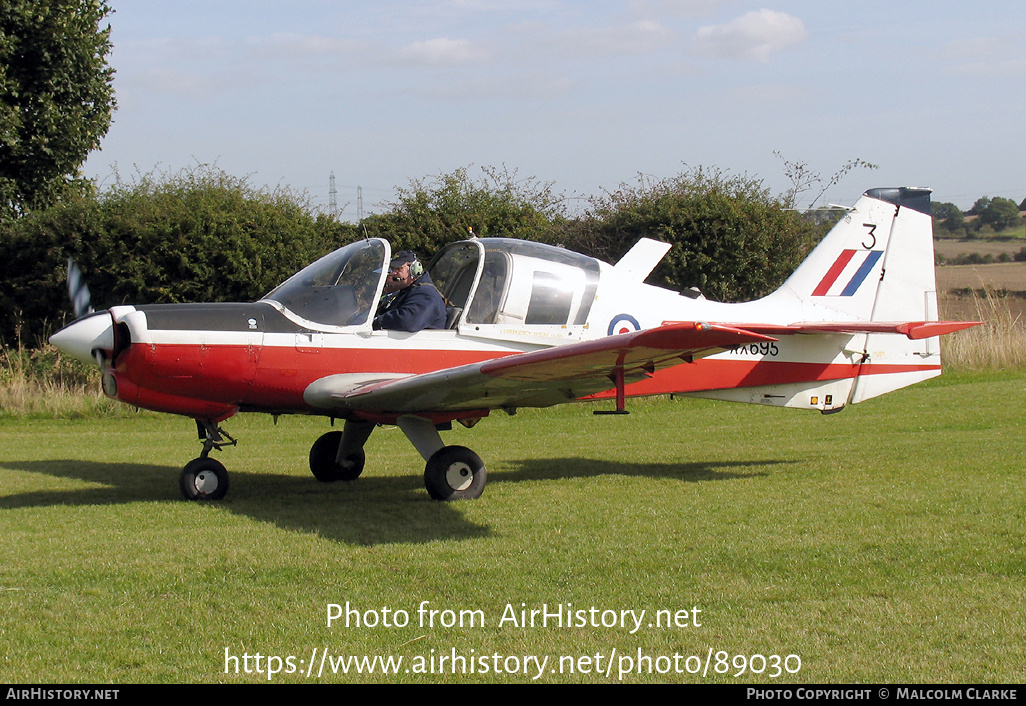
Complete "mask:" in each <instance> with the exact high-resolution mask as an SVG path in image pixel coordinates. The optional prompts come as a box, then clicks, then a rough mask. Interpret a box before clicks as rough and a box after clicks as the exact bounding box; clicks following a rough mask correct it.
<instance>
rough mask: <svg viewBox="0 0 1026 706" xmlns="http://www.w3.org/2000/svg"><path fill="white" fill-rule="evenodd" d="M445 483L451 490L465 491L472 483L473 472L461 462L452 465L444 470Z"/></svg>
mask: <svg viewBox="0 0 1026 706" xmlns="http://www.w3.org/2000/svg"><path fill="white" fill-rule="evenodd" d="M445 481H446V482H447V483H448V484H449V486H450V487H451V488H452V489H453V490H466V489H467V488H469V487H470V484H471V483H473V482H474V472H473V471H472V470H471V468H470V466H468V465H467V464H465V463H463V462H459V463H454V464H452V465H450V466H449V467H448V468H447V469H445Z"/></svg>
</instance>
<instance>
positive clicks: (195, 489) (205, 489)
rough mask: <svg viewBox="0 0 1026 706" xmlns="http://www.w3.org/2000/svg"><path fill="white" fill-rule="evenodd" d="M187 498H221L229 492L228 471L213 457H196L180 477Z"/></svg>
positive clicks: (180, 484)
mask: <svg viewBox="0 0 1026 706" xmlns="http://www.w3.org/2000/svg"><path fill="white" fill-rule="evenodd" d="M179 486H180V487H181V489H182V495H184V496H185V499H186V500H220V499H221V498H223V497H224V496H225V494H226V493H227V492H228V471H227V470H226V469H225V467H224V466H223V465H222V464H221V462H220V461H216V460H214V459H212V458H195V459H193V460H192V461H189V463H188V464H186V466H185V468H184V469H182V476H181V478H180V479H179Z"/></svg>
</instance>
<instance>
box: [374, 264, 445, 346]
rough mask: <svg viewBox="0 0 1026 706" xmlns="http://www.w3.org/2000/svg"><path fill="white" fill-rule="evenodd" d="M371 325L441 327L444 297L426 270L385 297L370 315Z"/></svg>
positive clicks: (408, 328) (400, 328)
mask: <svg viewBox="0 0 1026 706" xmlns="http://www.w3.org/2000/svg"><path fill="white" fill-rule="evenodd" d="M374 328H375V329H389V330H393V331H420V330H421V329H426V328H445V300H444V299H442V295H441V294H440V293H439V291H438V290H437V289H435V285H434V284H432V282H431V277H430V276H428V273H427V272H425V273H424V274H422V275H421V276H420V277H418V278H417V280H416V281H415V282H414V283H413V284H411V285H410V286H409V287H406V288H405V289H400V290H399V291H398V292H396V293H395V294H394V295H392V298H391V299H387V298H386V299H385V301H384V302H383V305H382V306H379V307H378V315H377V316H375V317H374Z"/></svg>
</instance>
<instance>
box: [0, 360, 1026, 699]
mask: <svg viewBox="0 0 1026 706" xmlns="http://www.w3.org/2000/svg"><path fill="white" fill-rule="evenodd" d="M1024 383H1026V373H1007V372H1006V373H989V374H982V375H977V374H974V375H945V376H943V377H941V378H940V379H938V380H934V381H931V382H929V383H926V384H924V385H919V386H916V387H913V388H910V389H908V390H902V391H900V392H897V393H895V394H892V395H888V396H886V397H883V398H879V399H875V400H870V401H868V402H866V403H864V404H860V405H857V406H854V407H852V408H851V409H847V410H845V411H844V412H843V413H841V414H835V415H829V416H824V415H819V414H811V413H802V412H796V411H790V410H779V409H767V408H763V407H757V406H744V405H730V404H726V403H715V402H709V401H703V400H689V399H683V400H667V399H653V400H642V401H636V402H631V403H629V405H628V407H629V409H631V412H632V413H631V414H630V415H629V416H627V417H608V416H607V417H595V416H593V415H592V414H591V411H592V409H593V407H591V406H588V405H575V406H566V407H559V408H555V409H551V410H523V411H521V412H520V413H519V414H518V415H516V416H514V417H508V416H506V415H504V414H501V413H497V414H495V415H493V416H492V417H490V418H488V419H485V420H483V421H482V422H481V424H479V425H478V426H476V427H475V428H474V429H472V430H466V429H462V428H459V429H456V430H454V431H452V432H445V433H444V434H443V435H444V437H445V438H446V440H447V442H449V443H460V444H467V445H469V446H471V447H473V448H474V449H475V450H476V451H478V452H479V453H480V454H481V456H482V457H483V458H484V459H485V460H486V462H487V463H488V473H489V478H490V483H489V486H488V488H487V490H486V491H485V494H484V496H483V497H482V498H481V499H480V500H478V501H471V502H463V503H453V504H444V503H436V502H433V501H431V500H429V499H428V496H427V493H426V492H425V490H424V488H423V484H422V481H421V468H422V462H421V461H420V459H419V457H418V456H417V454H416V453H415V452H414V451H413V450H412V449H411V447H410V445H409V444H408V443H407V442H406V441H405V439H404V438H403V437H402V434H401V432H399V431H397V430H395V429H394V428H382V429H379V430H377V431H376V432H375V434H374V435H373V436H372V437H371V440H370V442H369V444H368V453H367V455H368V464H367V472H366V476H365V477H363V478H361V479H359V480H357V481H355V482H353V483H345V484H342V483H339V484H321V483H318V482H317V481H315V480H314V479H313V478H312V477H311V476H310V474H309V471H308V470H307V468H306V454H307V452H308V449H309V446H310V444H311V442H312V441H313V440H314V438H316V436H317V435H318V434H320V433H322V432H323V431H326V430H327V424H326V423H325V422H324V421H323V420H314V419H307V418H298V417H283V418H282V419H281V421H280V424H279V425H277V426H275V425H273V424H272V423H271V420H270V419H269V418H267V417H266V416H247V415H240V418H237V419H232V420H229V422H228V424H227V428H228V429H229V431H230V432H231V433H232V434H233V435H234V436H236V437H238V438H239V439H240V445H239V446H238V447H235V448H231V449H227V450H225V451H224V452H223V453H220V454H218V458H219V459H221V460H222V461H224V462H225V464H226V465H227V466H228V468H229V470H230V471H231V472H232V474H233V476H232V483H233V487H232V490H231V493H230V495H229V497H228V498H227V499H226V500H225V501H224V502H220V503H214V504H209V505H202V504H195V503H188V502H185V501H183V500H181V499H180V497H179V493H178V488H177V477H178V472H179V469H180V467H181V465H182V464H183V463H184V462H185V461H187V460H188V459H189V458H191V457H192V456H194V455H195V454H196V452H197V451H198V449H199V445H198V444H197V442H196V441H195V431H194V429H193V428H192V424H191V422H189V420H183V419H179V418H172V417H167V416H161V415H156V414H140V415H138V416H136V417H130V418H120V419H88V420H75V421H59V420H41V421H29V420H12V419H4V420H0V459H2V460H0V534H2V536H3V538H4V540H3V542H2V543H0V636H2V639H3V644H4V656H3V659H2V660H0V682H7V683H33V684H36V683H54V682H57V683H70V682H80V683H101V682H105V683H106V682H113V683H115V684H116V683H128V682H191V683H215V682H227V683H237V682H252V683H259V682H268V681H271V682H275V683H280V682H309V683H318V682H330V683H354V682H422V683H438V682H448V683H460V682H511V683H528V682H530V681H532V679H533V677H535V676H538V677H539V678H538V681H540V682H590V683H614V682H617V681H623V682H628V683H634V682H685V683H705V682H758V683H764V684H765V683H771V684H794V683H855V682H859V683H865V682H869V683H876V682H903V683H904V682H917V683H1020V682H1021V681H1022V674H1023V672H1022V670H1023V665H1024V664H1026V642H1024V641H1023V639H1022V638H1023V630H1024V619H1023V613H1022V606H1023V605H1024V603H1026V549H1024V547H1026V485H1024V483H1023V471H1024V461H1023V459H1026V434H1024V433H1023V432H1024V426H1026V418H1024V416H1023V413H1022V412H1023V409H1024V408H1026V384H1024ZM604 408H608V404H607V405H605V407H604ZM425 601H426V602H427V603H425ZM347 602H348V603H349V606H350V609H351V610H352V611H355V613H354V614H353V617H351V619H350V620H351V624H350V626H349V627H346V626H345V625H344V620H339V621H336V622H335V623H333V625H332V626H330V627H329V626H328V624H327V620H326V616H327V611H328V606H329V604H338V605H340V606H345V604H346V603H347ZM421 607H424V608H425V612H424V613H423V614H421V613H420V612H419V609H420V608H421ZM592 608H594V609H595V610H594V611H591V609H592ZM556 609H559V610H560V611H563V610H572V611H578V610H583V611H584V612H585V618H584V621H585V624H583V625H576V624H575V625H562V626H560V625H557V624H555V623H554V622H550V623H549V624H548V625H541V624H540V622H539V619H538V618H537V617H536V621H535V623H534V624H533V625H532V624H530V622H528V623H527V624H524V620H523V617H522V615H525V614H522V613H521V611H527V614H526V615H529V612H530V611H532V610H533V611H539V610H547V611H549V612H550V613H552V612H553V611H554V610H556ZM432 610H434V611H436V612H435V613H434V614H432V613H430V611H432ZM623 611H635V614H640V611H645V614H644V618H643V619H642V620H641V621H640V626H638V627H637V628H636V629H635V626H634V625H633V624H632V623H631V622H630V620H631V618H630V614H627V613H624V612H623ZM657 611H663V612H662V613H659V618H658V621H657V619H656V615H657ZM696 611H697V612H696ZM357 613H358V614H359V617H356V614H357ZM404 613H405V614H406V617H407V618H408V620H407V621H406V622H405V623H404V624H402V625H396V624H395V623H397V622H402V617H403V614H404ZM389 615H390V616H391V617H390V618H388V620H389V621H390V624H388V625H385V624H383V622H384V619H385V617H384V616H389ZM536 616H537V614H536ZM504 617H505V618H506V619H505V620H503V618H504ZM621 618H625V619H626V620H627V621H628V623H627V624H626V625H624V624H622V623H621V622H620V620H621ZM357 620H359V621H362V622H361V623H360V624H359V625H357V624H356V621H357ZM366 621H374V625H368V624H366ZM596 621H597V622H598V624H595V623H596ZM603 621H605V622H606V623H607V625H605V626H603V625H602V624H601V623H602V622H603ZM668 621H669V623H668ZM323 649H327V650H328V653H329V655H330V656H331V659H332V660H335V661H327V660H326V662H327V664H328V668H327V671H321V665H322V664H324V663H325V662H322V657H321V655H322V654H323V653H322V652H320V650H323ZM315 650H316V651H315ZM258 654H259V655H260V660H262V661H259V660H257V658H256V655H258ZM375 656H380V657H386V656H387V657H391V658H393V660H395V659H399V658H401V659H402V660H403V661H402V662H401V663H398V662H395V661H393V662H392V663H391V664H392V666H393V667H395V669H394V672H395V673H394V674H392V673H389V674H384V673H383V672H382V669H384V668H386V665H385V663H383V662H380V661H376V662H373V663H370V662H364V663H362V664H363V666H362V667H359V665H358V663H357V662H352V661H338V659H337V658H345V657H357V658H366V659H368V660H370V659H371V658H373V657H375ZM272 658H273V660H272ZM289 659H291V662H290V661H288V660H289ZM541 659H545V660H546V662H545V663H544V667H543V668H538V665H539V662H538V661H537V660H541ZM274 660H278V661H274ZM532 660H536V661H532ZM331 665H334V667H335V668H334V671H332V669H331ZM342 665H345V666H346V667H347V668H348V669H349V670H350V671H349V673H348V674H343V673H341V671H340V670H341V669H342ZM270 666H274V667H275V668H277V669H278V670H279V671H278V673H277V674H274V675H269V674H268V667H270ZM290 667H291V669H290ZM372 668H373V669H374V670H375V671H374V672H373V673H367V670H369V669H372ZM485 668H487V671H485ZM496 668H498V669H499V672H500V673H496ZM607 668H608V669H609V671H608V673H607V671H606V670H607ZM358 669H362V670H363V671H364V673H357V671H358ZM308 670H309V671H310V672H311V676H307V672H308ZM472 670H473V671H472ZM774 671H777V672H778V674H779V675H774ZM318 672H320V674H318ZM703 672H704V673H703Z"/></svg>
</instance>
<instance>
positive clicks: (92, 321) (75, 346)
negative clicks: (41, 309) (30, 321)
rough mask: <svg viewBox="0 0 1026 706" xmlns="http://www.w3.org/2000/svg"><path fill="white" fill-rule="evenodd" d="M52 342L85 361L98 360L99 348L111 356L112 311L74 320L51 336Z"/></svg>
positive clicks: (112, 340) (92, 361)
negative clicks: (96, 353) (96, 352)
mask: <svg viewBox="0 0 1026 706" xmlns="http://www.w3.org/2000/svg"><path fill="white" fill-rule="evenodd" d="M50 343H52V344H53V345H55V346H57V348H59V349H60V350H62V351H64V352H65V353H67V354H68V355H70V356H71V357H73V358H77V359H78V360H81V361H83V362H85V363H96V362H98V359H97V357H96V355H95V351H97V350H101V351H103V352H104V353H106V355H107V356H108V357H109V356H110V354H111V353H112V352H113V350H114V322H113V321H112V320H111V316H110V312H108V311H98V312H96V313H95V314H90V315H89V316H86V317H83V318H81V319H78V320H77V321H73V322H72V323H70V324H68V325H67V326H65V327H64V328H62V329H61V330H60V331H58V332H57V333H55V334H54V335H52V336H50Z"/></svg>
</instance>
